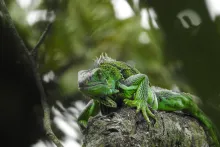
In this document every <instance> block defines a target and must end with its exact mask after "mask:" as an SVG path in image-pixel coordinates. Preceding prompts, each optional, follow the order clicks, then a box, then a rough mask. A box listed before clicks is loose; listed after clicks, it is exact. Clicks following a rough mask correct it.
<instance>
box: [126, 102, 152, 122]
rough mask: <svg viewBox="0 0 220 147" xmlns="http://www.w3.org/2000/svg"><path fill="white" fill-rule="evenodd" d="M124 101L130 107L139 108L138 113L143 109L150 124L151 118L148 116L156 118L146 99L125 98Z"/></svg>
mask: <svg viewBox="0 0 220 147" xmlns="http://www.w3.org/2000/svg"><path fill="white" fill-rule="evenodd" d="M124 103H125V104H126V105H128V106H130V107H136V108H137V110H136V113H139V112H140V111H142V114H143V116H144V118H145V120H146V121H147V123H148V124H150V119H149V117H148V116H150V117H152V118H153V119H155V120H156V118H155V115H154V114H153V113H152V112H151V110H150V109H149V106H148V105H147V103H146V102H145V101H143V100H129V99H124Z"/></svg>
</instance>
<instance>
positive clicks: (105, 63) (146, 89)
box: [78, 54, 219, 146]
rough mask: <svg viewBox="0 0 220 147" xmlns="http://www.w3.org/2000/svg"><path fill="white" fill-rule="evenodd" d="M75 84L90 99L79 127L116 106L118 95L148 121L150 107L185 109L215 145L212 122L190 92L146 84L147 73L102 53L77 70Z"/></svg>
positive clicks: (174, 109) (147, 80)
mask: <svg viewBox="0 0 220 147" xmlns="http://www.w3.org/2000/svg"><path fill="white" fill-rule="evenodd" d="M78 84H79V90H80V91H81V92H83V93H84V94H85V95H87V96H89V97H90V98H91V99H92V100H91V101H90V102H89V103H88V104H87V106H86V108H85V109H84V111H83V112H82V113H81V115H80V116H79V118H78V122H79V124H80V126H81V127H83V128H85V127H86V126H87V122H88V119H89V117H90V116H95V115H97V114H98V113H99V112H100V111H101V112H102V113H105V112H106V110H107V111H108V109H110V108H117V106H118V104H119V103H118V101H119V98H122V99H123V103H124V104H126V105H127V106H129V107H135V108H137V111H136V112H139V111H141V112H142V114H143V116H144V118H145V120H146V121H147V123H148V124H149V123H150V120H149V117H148V116H150V117H152V118H155V117H154V114H153V113H152V112H151V109H152V110H164V111H177V110H179V111H180V110H181V111H184V112H187V113H189V114H191V115H192V116H194V117H195V118H197V119H198V120H200V121H201V122H202V123H203V124H204V125H205V126H206V127H207V129H208V131H209V133H210V135H211V138H212V139H213V141H214V142H215V144H216V145H217V146H219V141H218V138H217V133H216V132H215V129H214V126H213V124H212V123H211V121H210V120H209V119H208V118H207V117H206V116H205V114H204V113H203V112H202V111H201V110H200V109H199V108H198V106H197V105H196V103H194V102H193V99H192V95H190V94H188V93H177V92H173V91H171V90H166V89H162V88H159V87H154V86H150V83H149V79H148V77H147V75H145V74H141V73H140V72H139V71H138V70H137V69H135V68H134V67H131V66H130V65H128V64H126V63H124V62H120V61H116V60H113V59H111V58H110V57H108V56H107V55H106V54H105V55H103V54H102V55H101V56H100V58H98V59H97V60H96V61H95V64H94V67H93V68H92V69H89V70H83V71H80V72H79V73H78Z"/></svg>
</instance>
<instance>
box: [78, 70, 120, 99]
mask: <svg viewBox="0 0 220 147" xmlns="http://www.w3.org/2000/svg"><path fill="white" fill-rule="evenodd" d="M78 86H79V90H80V91H81V92H83V93H84V94H86V95H88V96H90V97H91V98H98V97H102V96H107V95H111V94H114V93H117V92H118V90H116V89H115V80H114V78H113V76H112V75H111V74H109V73H108V72H107V71H105V70H104V69H101V68H94V69H90V70H81V71H79V72H78Z"/></svg>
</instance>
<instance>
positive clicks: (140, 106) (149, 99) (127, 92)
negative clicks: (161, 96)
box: [118, 74, 157, 123]
mask: <svg viewBox="0 0 220 147" xmlns="http://www.w3.org/2000/svg"><path fill="white" fill-rule="evenodd" d="M118 86H119V87H120V88H121V89H123V93H122V94H123V95H124V98H125V99H124V102H125V104H126V105H128V106H130V107H136V108H137V111H136V112H137V113H138V112H139V111H142V114H143V116H144V118H145V120H146V121H147V123H150V120H149V117H148V115H149V116H151V117H153V118H154V119H155V116H154V114H153V113H152V112H151V110H150V109H149V107H150V106H153V108H154V109H157V100H156V96H155V95H154V93H152V91H151V89H150V86H149V80H148V77H147V76H146V75H144V74H136V75H132V76H130V77H128V78H127V79H125V80H124V81H123V83H119V84H118ZM133 94H134V99H133V100H131V99H130V98H131V97H132V95H133Z"/></svg>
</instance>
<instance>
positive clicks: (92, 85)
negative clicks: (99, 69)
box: [79, 82, 106, 91]
mask: <svg viewBox="0 0 220 147" xmlns="http://www.w3.org/2000/svg"><path fill="white" fill-rule="evenodd" d="M105 85H106V84H105V83H103V82H93V83H89V84H85V83H81V84H79V90H82V91H83V90H92V89H97V88H98V87H102V86H105Z"/></svg>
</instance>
